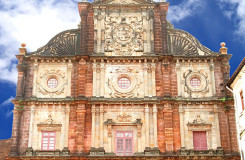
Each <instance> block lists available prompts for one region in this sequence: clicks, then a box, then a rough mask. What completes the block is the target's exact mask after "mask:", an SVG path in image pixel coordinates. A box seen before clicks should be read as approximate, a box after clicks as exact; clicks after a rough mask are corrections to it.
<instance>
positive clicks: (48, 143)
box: [42, 132, 55, 151]
mask: <svg viewBox="0 0 245 160" xmlns="http://www.w3.org/2000/svg"><path fill="white" fill-rule="evenodd" d="M42 150H51V151H52V150H55V132H42Z"/></svg>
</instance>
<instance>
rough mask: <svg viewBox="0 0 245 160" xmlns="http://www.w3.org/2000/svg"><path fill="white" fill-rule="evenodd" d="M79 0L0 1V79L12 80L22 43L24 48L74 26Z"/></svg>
mask: <svg viewBox="0 0 245 160" xmlns="http://www.w3.org/2000/svg"><path fill="white" fill-rule="evenodd" d="M77 1H79V0H73V1H72V0H61V1H60V0H31V1H26V0H14V1H13V0H0V17H1V18H0V73H1V76H0V81H7V82H12V83H14V84H15V83H16V80H17V70H16V67H15V65H16V58H15V55H16V54H18V48H19V47H20V44H21V43H22V42H24V43H26V44H27V49H28V51H35V50H36V49H37V48H39V47H41V46H43V45H45V44H46V43H47V42H48V41H49V40H50V39H51V38H52V37H53V36H55V35H56V34H58V33H59V32H61V31H63V30H66V29H72V28H77V24H78V23H79V22H80V20H79V19H80V18H79V13H78V7H77Z"/></svg>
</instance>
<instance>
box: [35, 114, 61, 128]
mask: <svg viewBox="0 0 245 160" xmlns="http://www.w3.org/2000/svg"><path fill="white" fill-rule="evenodd" d="M61 126H62V124H58V123H55V122H54V120H53V119H52V116H51V115H49V116H48V119H47V120H46V121H44V122H41V123H39V124H37V127H38V130H39V131H60V130H61Z"/></svg>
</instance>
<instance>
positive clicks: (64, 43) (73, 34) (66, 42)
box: [29, 29, 80, 56]
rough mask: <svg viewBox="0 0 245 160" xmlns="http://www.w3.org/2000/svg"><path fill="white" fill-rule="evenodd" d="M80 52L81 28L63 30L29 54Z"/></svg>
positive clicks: (61, 54) (49, 54)
mask: <svg viewBox="0 0 245 160" xmlns="http://www.w3.org/2000/svg"><path fill="white" fill-rule="evenodd" d="M77 54H80V30H79V29H72V30H67V31H63V32H61V33H59V34H57V35H56V36H55V37H53V38H52V39H51V40H50V41H49V42H48V43H47V44H46V45H45V46H43V47H41V48H39V49H37V51H35V52H31V53H29V55H40V56H65V55H77Z"/></svg>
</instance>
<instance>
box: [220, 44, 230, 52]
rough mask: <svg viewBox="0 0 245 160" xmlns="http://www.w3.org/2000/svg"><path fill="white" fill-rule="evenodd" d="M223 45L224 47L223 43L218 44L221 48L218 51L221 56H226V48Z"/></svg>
mask: <svg viewBox="0 0 245 160" xmlns="http://www.w3.org/2000/svg"><path fill="white" fill-rule="evenodd" d="M225 45H226V44H225V42H222V43H220V46H221V48H220V50H219V51H220V53H221V54H227V50H228V48H226V47H225Z"/></svg>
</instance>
